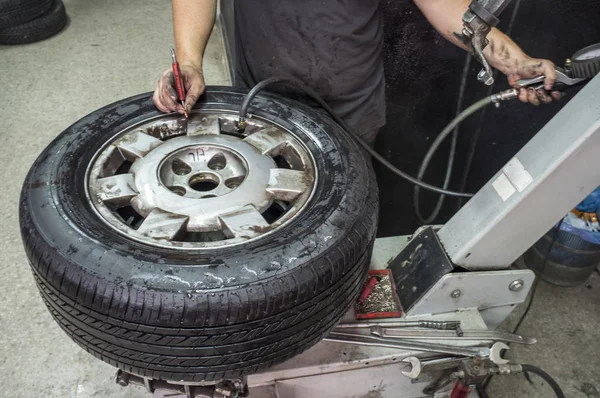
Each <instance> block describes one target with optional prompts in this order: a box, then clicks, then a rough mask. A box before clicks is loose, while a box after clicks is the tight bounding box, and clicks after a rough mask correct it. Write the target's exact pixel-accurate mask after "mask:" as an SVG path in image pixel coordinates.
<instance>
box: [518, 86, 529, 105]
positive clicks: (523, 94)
mask: <svg viewBox="0 0 600 398" xmlns="http://www.w3.org/2000/svg"><path fill="white" fill-rule="evenodd" d="M519 101H521V102H525V103H526V102H529V101H528V100H527V89H526V88H522V87H521V88H520V89H519Z"/></svg>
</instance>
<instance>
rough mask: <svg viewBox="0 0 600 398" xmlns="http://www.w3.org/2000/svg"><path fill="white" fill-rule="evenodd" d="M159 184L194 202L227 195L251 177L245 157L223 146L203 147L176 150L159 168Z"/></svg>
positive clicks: (201, 145) (200, 145)
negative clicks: (194, 200) (248, 176)
mask: <svg viewBox="0 0 600 398" xmlns="http://www.w3.org/2000/svg"><path fill="white" fill-rule="evenodd" d="M158 175H159V180H160V182H161V183H162V184H163V185H164V186H165V187H167V189H169V190H170V191H171V192H174V193H175V194H177V195H179V196H183V197H186V198H193V199H209V198H216V197H219V196H223V195H226V194H228V193H230V192H231V191H233V190H235V189H236V188H237V187H239V186H240V185H241V184H242V183H243V182H244V180H245V179H246V177H247V175H248V167H247V163H246V161H245V160H244V158H243V156H242V155H241V154H240V153H238V152H236V151H233V150H231V149H229V148H226V147H224V146H221V145H211V144H199V145H193V146H188V147H184V148H181V149H179V150H176V151H175V152H173V153H172V154H170V155H169V156H167V157H166V158H165V160H164V161H163V162H162V164H161V165H160V166H159V171H158Z"/></svg>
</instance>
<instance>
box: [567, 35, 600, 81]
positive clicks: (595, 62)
mask: <svg viewBox="0 0 600 398" xmlns="http://www.w3.org/2000/svg"><path fill="white" fill-rule="evenodd" d="M565 69H566V70H567V71H568V73H569V75H570V76H571V77H573V78H582V79H591V78H592V77H594V76H596V75H597V74H598V73H600V43H597V44H593V45H591V46H588V47H585V48H583V49H581V50H579V51H577V52H576V53H575V54H573V57H571V59H570V60H567V62H566V65H565Z"/></svg>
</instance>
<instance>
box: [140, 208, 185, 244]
mask: <svg viewBox="0 0 600 398" xmlns="http://www.w3.org/2000/svg"><path fill="white" fill-rule="evenodd" d="M187 220H188V218H187V217H185V216H181V215H178V214H173V213H168V212H165V211H162V210H159V209H154V210H152V211H151V212H150V214H149V215H148V217H146V219H145V220H144V222H143V223H142V225H140V227H139V228H138V232H140V233H142V234H143V235H146V236H148V237H150V238H153V239H167V240H173V239H174V238H175V237H176V236H177V235H178V234H180V233H181V232H183V231H184V230H185V224H186V223H187Z"/></svg>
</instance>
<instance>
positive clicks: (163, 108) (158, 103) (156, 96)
mask: <svg viewBox="0 0 600 398" xmlns="http://www.w3.org/2000/svg"><path fill="white" fill-rule="evenodd" d="M152 102H154V106H156V108H157V109H158V110H159V111H161V112H165V113H167V112H169V109H168V108H167V107H166V106H164V104H163V103H162V102H161V100H160V95H159V90H158V88H157V89H156V90H154V94H153V95H152Z"/></svg>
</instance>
